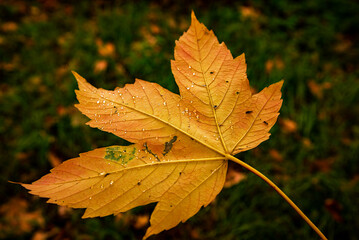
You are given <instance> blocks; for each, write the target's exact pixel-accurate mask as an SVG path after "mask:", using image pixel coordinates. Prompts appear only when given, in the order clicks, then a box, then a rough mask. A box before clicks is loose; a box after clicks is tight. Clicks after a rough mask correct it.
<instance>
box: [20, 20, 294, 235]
mask: <svg viewBox="0 0 359 240" xmlns="http://www.w3.org/2000/svg"><path fill="white" fill-rule="evenodd" d="M174 55H175V60H172V61H171V68H172V72H173V75H174V77H175V80H176V83H177V85H178V87H179V90H180V95H177V94H174V93H172V92H170V91H168V90H166V89H164V88H162V87H161V86H160V85H158V84H156V83H150V82H146V81H143V80H139V79H136V81H135V83H134V84H127V85H125V86H124V87H123V88H116V89H115V90H114V91H108V90H104V89H98V88H95V87H93V86H92V85H90V84H89V83H88V82H87V81H86V80H85V79H84V78H82V77H81V76H80V75H78V74H77V73H75V72H74V75H75V77H76V79H77V81H78V85H79V90H77V91H76V94H77V98H78V100H79V104H77V105H76V107H77V108H78V109H79V110H80V111H81V112H82V113H83V114H85V115H86V116H87V117H89V118H90V119H91V120H90V121H89V122H88V123H87V124H88V125H90V126H91V127H95V128H99V129H101V130H103V131H106V132H110V133H112V134H115V135H117V136H119V137H121V138H123V139H126V140H127V141H129V142H132V143H133V144H132V145H130V146H110V147H105V148H99V149H96V150H93V151H90V152H87V153H82V154H80V156H79V157H78V158H74V159H70V160H68V161H65V162H64V163H63V164H61V165H59V166H57V167H55V168H54V169H52V170H51V173H50V174H48V175H45V176H44V177H42V178H41V179H39V180H38V181H35V182H34V183H32V184H22V185H23V186H24V187H25V188H27V189H29V190H31V193H32V194H35V195H39V196H40V197H46V198H49V200H48V202H50V203H56V204H58V205H65V206H69V207H73V208H86V211H85V214H84V216H83V218H88V217H97V216H106V215H110V214H118V213H121V212H125V211H127V210H129V209H132V208H134V207H137V206H140V205H145V204H149V203H154V202H155V203H157V205H156V207H155V209H154V211H153V213H152V216H151V218H150V224H151V226H150V227H149V228H148V229H147V232H146V235H145V236H144V239H146V238H148V237H149V236H151V235H153V234H157V233H159V232H161V231H163V230H166V229H170V228H173V227H174V226H176V225H177V224H178V223H180V222H184V221H186V220H187V219H188V218H190V217H192V216H193V215H194V214H196V213H197V212H198V211H199V209H200V208H201V207H202V206H207V205H208V204H209V203H210V202H212V201H213V199H214V198H215V197H216V196H217V194H218V193H219V192H220V191H221V189H222V188H223V185H224V182H225V179H226V173H227V166H228V160H233V161H235V162H237V163H239V164H241V165H242V166H244V167H246V168H247V169H249V170H250V171H252V172H254V173H255V174H257V175H258V176H260V177H261V178H263V179H264V180H265V181H267V183H269V184H270V185H271V184H273V183H272V182H270V180H268V179H267V178H266V177H265V176H263V175H262V174H260V173H259V172H258V171H256V170H255V169H254V168H252V167H250V166H249V165H247V164H246V163H244V162H242V161H240V160H239V159H237V158H235V157H234V155H235V154H237V153H239V152H243V151H246V150H249V149H252V148H254V147H256V146H258V145H259V144H260V143H261V142H263V141H265V140H267V139H268V138H269V135H270V134H269V130H270V129H271V127H272V126H273V125H274V123H275V122H276V120H277V117H278V115H279V113H278V111H279V109H280V107H281V104H282V100H281V91H280V89H281V87H282V84H283V81H280V82H278V83H275V84H273V85H270V86H269V87H267V88H265V89H263V90H262V91H261V92H259V93H257V94H254V95H252V93H251V90H250V86H249V82H248V79H247V76H246V63H245V58H244V54H242V55H240V56H239V57H236V58H233V57H232V55H231V53H230V51H229V50H228V49H227V47H226V45H225V44H224V43H219V42H218V40H217V38H216V36H215V35H214V33H213V31H209V30H208V29H207V28H206V27H205V26H204V25H203V24H201V23H200V22H198V20H197V19H196V17H195V15H194V13H192V23H191V26H190V28H189V29H188V31H187V32H185V33H184V34H183V36H182V37H180V39H179V41H176V47H175V54H174ZM273 185H274V184H273ZM273 185H271V186H272V187H273V188H274V189H275V190H276V191H277V192H278V193H280V194H282V192H281V191H280V190H278V189H276V186H275V185H274V186H273ZM283 194H284V193H283ZM284 195H285V194H284ZM282 196H283V195H282ZM286 200H287V201H288V199H286ZM289 201H290V200H289ZM289 201H288V202H289ZM289 203H290V204H291V202H289ZM293 204H294V203H293ZM299 211H300V210H299Z"/></svg>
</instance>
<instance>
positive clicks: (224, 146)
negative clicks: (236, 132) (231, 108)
mask: <svg viewBox="0 0 359 240" xmlns="http://www.w3.org/2000/svg"><path fill="white" fill-rule="evenodd" d="M195 33H196V39H197V50H198V55H199V63H200V66H201V72H202V76H203V81H204V84H205V86H206V90H207V94H208V98H209V101H210V105H211V109H212V113H213V116H214V120H215V123H216V127H217V131H218V135H219V138H220V139H221V143H222V146H223V150H224V152H225V153H228V149H227V146H226V144H225V142H224V139H223V136H222V132H221V129H220V126H219V123H218V119H217V114H216V110H215V108H214V103H213V99H212V95H211V90H210V89H209V86H208V81H207V78H206V75H205V72H204V70H203V66H202V56H201V50H200V46H199V41H198V40H199V38H198V34H197V28H195Z"/></svg>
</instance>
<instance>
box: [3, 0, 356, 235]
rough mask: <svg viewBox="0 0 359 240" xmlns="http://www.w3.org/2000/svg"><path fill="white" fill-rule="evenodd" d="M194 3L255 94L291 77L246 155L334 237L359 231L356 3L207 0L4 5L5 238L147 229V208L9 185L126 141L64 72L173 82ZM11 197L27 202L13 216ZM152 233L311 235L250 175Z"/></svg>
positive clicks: (97, 78)
mask: <svg viewBox="0 0 359 240" xmlns="http://www.w3.org/2000/svg"><path fill="white" fill-rule="evenodd" d="M192 9H193V10H194V11H195V12H196V15H197V17H198V19H199V20H200V21H201V22H204V23H205V25H206V26H208V27H209V28H210V29H213V30H214V31H215V33H216V35H217V37H218V38H219V40H220V41H224V42H225V43H226V45H227V46H228V48H229V49H230V50H231V52H232V54H233V56H238V55H239V54H241V53H243V52H244V53H245V54H246V60H247V65H248V78H249V80H250V82H251V85H252V86H253V87H254V88H255V89H256V90H260V89H262V88H263V87H265V86H267V85H269V84H271V83H273V82H276V81H278V80H281V79H285V84H284V88H283V99H284V103H283V107H282V109H281V115H280V120H279V124H277V125H276V126H275V127H274V128H273V129H272V131H271V133H272V136H271V138H270V140H269V141H266V142H264V143H262V144H261V145H260V146H259V147H258V148H256V149H254V150H252V151H249V152H246V153H244V154H242V155H240V156H239V158H240V159H241V160H244V161H245V162H247V163H249V164H250V165H252V166H254V167H256V168H257V169H258V170H259V171H261V172H263V173H264V174H265V175H267V176H268V177H269V178H270V179H272V180H273V181H274V182H275V183H277V184H278V185H279V186H280V187H281V188H282V189H283V191H284V192H285V193H286V194H287V195H288V196H289V197H291V198H292V200H293V201H294V202H295V203H296V204H297V205H298V206H299V207H300V208H301V209H302V210H303V212H304V213H306V214H307V215H308V217H309V218H310V219H311V220H312V221H313V222H314V223H315V224H316V225H317V226H318V227H319V228H320V229H321V230H322V231H323V233H324V234H325V235H326V236H327V237H328V238H329V239H357V238H358V236H357V230H356V229H358V227H359V220H358V218H357V217H356V213H358V212H359V209H358V204H357V203H358V200H359V184H358V179H359V178H358V173H359V164H358V156H359V117H358V116H359V107H358V102H359V84H358V79H359V78H358V77H359V72H358V63H357V62H358V61H357V59H358V56H359V48H358V46H357V45H356V43H357V42H358V40H359V39H358V32H359V29H358V26H359V17H358V16H357V14H356V12H357V11H358V10H359V5H358V4H357V3H356V2H354V1H334V0H331V1H324V0H319V1H302V2H300V3H299V2H298V3H293V2H292V3H289V2H287V1H284V0H280V1H275V2H273V3H268V2H266V1H253V2H250V1H244V2H241V3H230V2H229V1H228V2H227V1H224V2H223V3H222V4H219V3H215V4H213V5H211V6H207V5H206V4H205V3H204V2H202V1H199V2H192V1H185V2H184V3H183V4H181V5H177V4H170V3H167V2H166V1H163V2H159V3H147V2H146V1H135V2H134V3H130V2H128V3H127V2H125V1H123V2H122V1H116V2H115V3H112V4H105V3H104V2H101V1H93V2H91V3H85V2H79V3H75V4H74V5H71V4H69V3H58V2H57V1H40V2H37V1H14V2H11V3H5V2H1V3H0V16H1V17H0V18H1V21H0V79H1V80H0V103H1V108H0V113H1V114H0V138H1V143H2V144H1V145H0V156H1V161H0V168H1V170H0V171H1V174H0V179H1V182H2V184H1V185H0V193H1V196H3V197H2V199H1V200H0V204H1V207H0V212H1V217H0V226H1V227H0V238H2V239H29V238H31V237H34V236H35V235H36V234H45V235H46V234H47V235H46V236H48V237H49V238H58V239H59V238H60V239H62V238H70V239H138V238H140V237H141V236H143V234H144V231H145V227H140V228H138V227H136V222H137V221H138V216H142V215H148V214H150V212H151V210H152V209H153V205H151V206H144V207H139V208H136V209H134V210H132V211H130V212H129V213H125V214H123V215H122V216H120V217H114V216H109V217H105V218H95V219H88V220H82V219H81V215H82V213H83V210H64V209H62V208H58V207H57V206H54V205H49V204H46V203H45V201H44V200H43V199H38V198H36V197H33V196H31V195H29V194H27V193H26V191H25V190H24V189H22V188H21V187H19V186H16V185H11V184H8V183H7V181H8V180H13V181H21V182H31V181H33V180H36V179H38V178H39V177H41V176H42V175H44V174H46V173H48V171H49V170H50V169H51V168H52V164H53V162H54V161H55V162H56V161H64V160H66V159H69V158H72V157H76V156H78V154H79V153H81V152H85V151H89V150H91V149H94V148H96V147H102V146H108V145H114V144H124V143H125V142H124V141H123V140H121V139H118V138H116V137H115V136H112V135H110V134H107V133H104V132H101V131H100V130H96V129H91V128H89V127H88V126H86V125H85V123H86V121H87V119H86V117H84V116H82V115H81V114H80V113H79V111H77V110H76V109H75V108H74V107H73V105H74V104H75V103H76V98H75V94H74V89H76V88H77V86H76V82H75V79H74V78H73V76H72V75H71V73H70V71H71V70H75V71H77V72H78V73H80V74H81V75H83V76H84V77H86V78H87V79H88V80H89V81H90V82H91V83H93V84H94V85H95V86H97V87H103V88H107V89H113V88H115V87H116V86H123V85H124V84H125V83H132V82H133V81H134V79H135V78H140V79H145V80H147V81H151V82H157V83H159V84H161V85H162V86H164V87H165V88H168V89H169V90H171V91H175V92H178V89H177V87H176V85H175V83H174V78H173V76H172V74H171V71H170V62H169V60H170V59H173V48H174V41H175V40H176V39H178V38H179V36H180V35H181V34H182V33H183V31H185V30H186V29H187V28H188V26H189V24H190V12H191V10H192ZM108 43H109V45H111V46H112V47H113V49H112V50H111V46H110V47H109V45H106V44H108ZM106 49H107V50H106ZM106 51H107V52H106ZM288 119H289V120H291V121H293V122H294V123H295V124H296V129H294V130H290V128H289V127H288V122H287V121H286V120H288ZM293 122H292V123H293ZM274 152H277V153H279V155H280V157H278V156H277V155H275V154H273V153H274ZM49 159H52V162H51V161H49ZM230 166H231V168H234V169H237V170H243V169H241V168H240V167H239V166H236V165H235V164H231V165H230ZM243 171H244V170H243ZM14 199H15V200H16V201H17V202H19V201H24V202H25V203H26V204H25V205H26V207H24V209H23V210H22V211H20V212H15V213H11V211H10V210H9V202H11V200H14ZM16 201H15V202H16ZM10 206H11V205H10ZM10 209H11V208H10ZM30 216H32V218H31V217H30ZM28 219H30V220H31V221H30V223H29V226H28V227H24V224H25V223H24V222H26V223H27V222H28ZM25 225H26V224H25ZM153 239H316V235H315V233H314V232H313V231H312V230H311V229H310V228H309V227H308V226H307V225H306V224H305V223H304V221H303V220H302V219H300V217H299V216H297V214H296V213H295V212H294V211H293V210H292V209H291V208H290V207H289V205H288V204H287V203H286V202H285V201H284V200H283V199H281V198H280V197H279V196H278V195H277V194H276V193H275V192H274V191H273V190H272V189H271V188H269V187H268V186H267V185H266V184H265V183H264V182H262V181H261V180H260V179H259V178H258V177H256V176H254V175H253V174H248V175H247V178H246V179H245V180H243V181H242V182H240V183H239V184H237V185H234V186H232V187H231V188H225V189H224V190H223V191H222V192H221V193H220V194H219V196H218V197H217V198H216V201H215V202H214V203H212V204H211V205H210V206H209V207H207V208H205V209H202V210H201V211H200V212H199V213H198V214H197V215H195V216H194V217H193V218H191V219H190V220H188V221H187V222H186V223H183V224H180V225H179V226H178V227H176V228H174V229H172V230H169V231H166V232H163V233H161V234H159V235H157V236H155V237H153Z"/></svg>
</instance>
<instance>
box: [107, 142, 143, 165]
mask: <svg viewBox="0 0 359 240" xmlns="http://www.w3.org/2000/svg"><path fill="white" fill-rule="evenodd" d="M135 153H136V148H135V147H132V146H114V147H108V148H106V155H105V159H107V160H111V161H116V162H119V163H121V164H127V163H128V162H129V161H131V160H132V159H133V158H134V157H135Z"/></svg>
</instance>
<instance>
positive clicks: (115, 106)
mask: <svg viewBox="0 0 359 240" xmlns="http://www.w3.org/2000/svg"><path fill="white" fill-rule="evenodd" d="M113 107H114V108H115V112H114V113H115V114H116V113H117V107H116V106H113Z"/></svg>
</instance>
